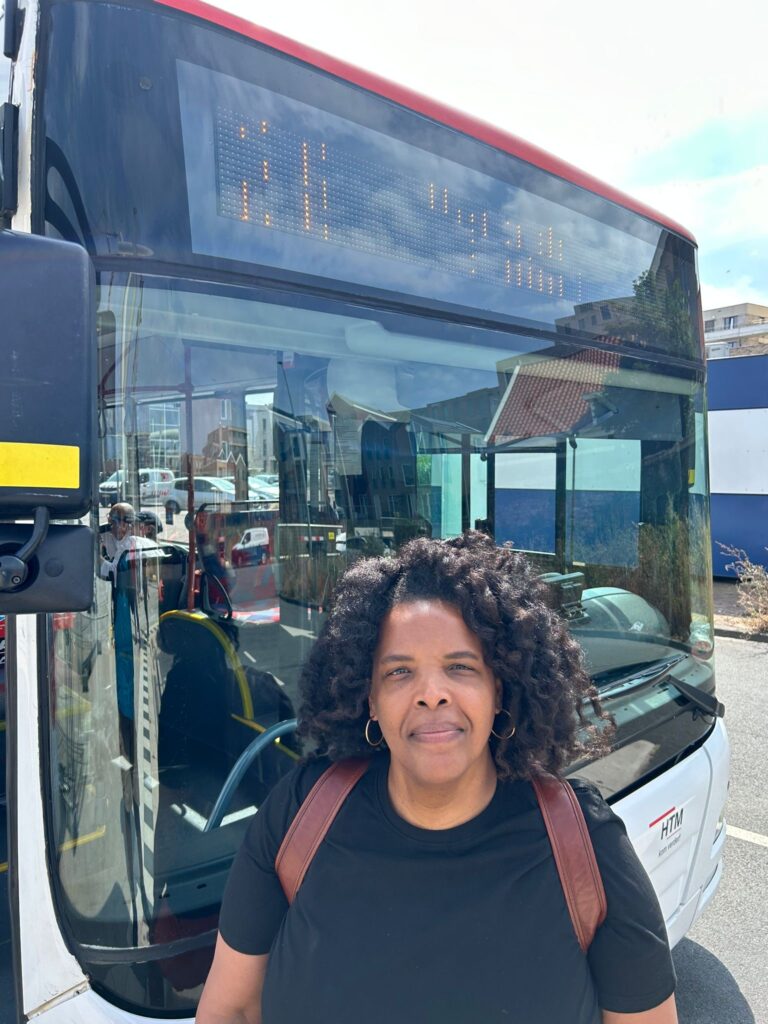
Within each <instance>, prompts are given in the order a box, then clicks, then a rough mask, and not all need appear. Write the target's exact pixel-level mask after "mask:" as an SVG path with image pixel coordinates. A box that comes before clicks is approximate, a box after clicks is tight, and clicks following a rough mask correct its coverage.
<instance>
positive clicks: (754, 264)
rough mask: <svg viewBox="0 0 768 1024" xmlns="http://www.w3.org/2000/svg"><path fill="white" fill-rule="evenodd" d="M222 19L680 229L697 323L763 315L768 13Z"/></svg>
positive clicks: (594, 9)
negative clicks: (733, 307) (605, 186)
mask: <svg viewBox="0 0 768 1024" xmlns="http://www.w3.org/2000/svg"><path fill="white" fill-rule="evenodd" d="M217 6H220V7H224V8H226V9H227V10H231V11H233V12H234V13H236V14H239V15H241V16H243V17H246V18H248V19H250V20H252V21H256V22H258V23H260V24H263V25H264V26H265V27H267V28H270V29H272V30H274V31H276V32H281V33H283V34H284V35H287V36H290V37H292V38H294V39H297V40H299V41H301V42H303V43H306V44H308V45H310V46H314V47H316V48H317V49H320V50H324V51H325V52H327V53H331V54H333V55H334V56H337V57H341V58H342V59H344V60H347V61H349V62H351V63H353V64H357V65H358V66H360V67H364V68H366V69H367V70H369V71H373V72H376V73H378V74H381V75H383V76H385V77H386V78H389V79H392V80H393V81H396V82H399V83H401V84H403V85H407V86H409V87H411V88H413V89H416V90H417V91H418V92H422V93H424V94H426V95H428V96H431V97H433V98H435V99H439V100H441V101H442V102H444V103H448V104H449V105H451V106H454V107H457V108H458V109H460V110H464V111H466V112H468V113H471V114H474V115H476V116H478V117H480V118H482V119H483V120H486V121H489V122H491V123H492V124H495V125H497V126H498V127H500V128H503V129H505V130H507V131H510V132H512V133H513V134H515V135H518V136H520V137H521V138H523V139H525V140H526V141H528V142H532V143H535V144H536V145H538V146H540V147H541V148H542V149H545V150H547V151H548V152H550V153H553V154H555V155H556V156H558V157H560V158H562V159H565V160H567V161H569V162H570V163H573V164H575V165H576V166H577V167H580V168H582V169H583V170H585V171H588V172H589V173H591V174H593V175H595V177H598V178H600V179H602V180H604V181H607V182H609V183H610V184H611V185H613V186H615V187H617V188H619V189H621V190H622V191H624V192H627V193H629V194H630V195H632V196H635V197H636V198H638V199H640V200H642V201H643V202H645V203H647V204H649V205H650V206H652V207H654V208H655V209H657V210H659V211H661V212H662V213H664V214H666V215H667V216H669V217H671V218H672V219H674V220H676V221H678V222H679V223H681V224H683V225H684V226H685V227H686V228H688V229H689V230H690V231H691V232H692V233H693V235H694V236H695V237H696V239H697V241H698V243H699V270H700V275H701V282H702V302H703V306H704V308H705V309H711V308H716V307H720V306H724V305H730V304H733V303H738V302H757V303H761V304H764V305H768V78H767V77H766V75H765V70H764V66H765V39H766V37H768V4H766V3H765V0H729V2H728V3H723V2H722V0H717V2H715V0H645V2H644V3H643V4H628V3H617V2H616V0H611V2H608V0H580V2H578V3H572V2H566V0H525V2H522V0H471V2H466V0H465V2H461V3H459V2H457V3H454V4H450V3H448V2H447V0H386V2H385V3H379V2H376V3H374V2H372V0H354V2H353V0H322V2H319V0H289V2H285V3H282V4H278V5H264V6H263V7H262V6H261V5H260V4H257V3H255V2H254V0H218V3H217ZM0 74H1V72H0ZM0 87H2V79H1V78H0Z"/></svg>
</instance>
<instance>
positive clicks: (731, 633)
mask: <svg viewBox="0 0 768 1024" xmlns="http://www.w3.org/2000/svg"><path fill="white" fill-rule="evenodd" d="M715 636H726V637H729V638H730V639H731V640H752V641H755V642H756V643H760V644H768V633H747V632H746V631H742V630H740V629H724V628H722V627H720V626H715Z"/></svg>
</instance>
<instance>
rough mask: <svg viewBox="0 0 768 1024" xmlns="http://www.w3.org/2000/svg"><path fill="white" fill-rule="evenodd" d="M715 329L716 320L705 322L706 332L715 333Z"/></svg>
mask: <svg viewBox="0 0 768 1024" xmlns="http://www.w3.org/2000/svg"><path fill="white" fill-rule="evenodd" d="M714 329H715V321H714V320H705V321H704V330H705V331H714Z"/></svg>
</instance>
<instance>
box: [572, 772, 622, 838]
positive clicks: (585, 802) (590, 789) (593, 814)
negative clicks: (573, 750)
mask: <svg viewBox="0 0 768 1024" xmlns="http://www.w3.org/2000/svg"><path fill="white" fill-rule="evenodd" d="M566 781H567V782H568V784H569V785H570V787H571V789H572V790H573V792H574V793H575V795H576V799H577V800H578V801H579V806H580V807H581V810H582V812H583V814H584V818H585V819H586V822H587V825H588V826H589V828H590V830H591V829H593V828H597V827H598V826H599V825H604V824H607V823H608V822H614V821H618V820H619V819H618V818H617V817H616V815H615V814H614V812H613V811H612V810H611V808H610V805H609V804H608V801H607V800H606V799H605V797H604V796H603V794H602V793H601V792H600V790H599V788H598V787H597V786H596V785H595V783H594V782H590V781H589V780H588V779H584V778H581V777H580V776H574V777H573V778H569V779H567V780H566Z"/></svg>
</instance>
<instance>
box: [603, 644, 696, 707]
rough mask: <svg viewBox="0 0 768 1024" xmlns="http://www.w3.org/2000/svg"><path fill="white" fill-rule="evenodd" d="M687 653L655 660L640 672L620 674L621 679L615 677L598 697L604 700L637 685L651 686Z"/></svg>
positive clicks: (658, 681)
mask: <svg viewBox="0 0 768 1024" xmlns="http://www.w3.org/2000/svg"><path fill="white" fill-rule="evenodd" d="M686 657H687V655H685V654H679V655H678V656H677V657H676V658H667V659H666V660H665V661H655V662H654V663H653V664H652V665H650V666H649V667H648V668H646V669H644V670H642V671H640V672H629V673H628V674H627V675H625V676H622V677H621V679H617V680H616V682H615V683H614V684H613V685H612V686H611V687H610V688H607V689H605V690H601V691H600V699H601V700H604V699H605V698H606V697H617V696H618V695H619V694H620V693H626V692H627V690H634V689H636V688H639V687H645V686H652V685H653V684H654V683H660V682H661V681H662V680H663V679H665V678H666V677H667V676H668V675H669V673H670V670H671V669H672V668H673V667H674V666H675V665H677V664H678V662H681V661H684V660H685V658H686Z"/></svg>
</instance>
